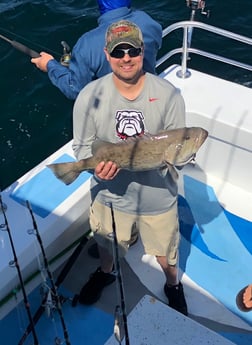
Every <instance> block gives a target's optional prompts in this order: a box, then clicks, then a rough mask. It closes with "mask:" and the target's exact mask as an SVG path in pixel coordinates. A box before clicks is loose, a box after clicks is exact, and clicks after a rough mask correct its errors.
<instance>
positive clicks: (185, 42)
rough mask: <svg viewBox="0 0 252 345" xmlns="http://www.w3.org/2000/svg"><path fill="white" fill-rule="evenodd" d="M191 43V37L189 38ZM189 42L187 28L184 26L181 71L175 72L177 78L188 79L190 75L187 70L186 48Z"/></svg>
mask: <svg viewBox="0 0 252 345" xmlns="http://www.w3.org/2000/svg"><path fill="white" fill-rule="evenodd" d="M190 41H191V37H190ZM190 44H191V42H190V43H189V42H188V26H187V25H185V26H184V34H183V52H182V62H181V70H180V71H178V72H177V76H178V77H179V78H183V79H185V78H188V77H190V75H191V73H190V72H189V71H188V69H187V59H188V46H189V45H190Z"/></svg>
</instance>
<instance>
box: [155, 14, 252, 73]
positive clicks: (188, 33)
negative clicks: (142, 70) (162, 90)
mask: <svg viewBox="0 0 252 345" xmlns="http://www.w3.org/2000/svg"><path fill="white" fill-rule="evenodd" d="M194 28H197V29H201V30H205V31H208V32H211V33H214V34H216V35H219V36H222V37H225V38H229V39H231V40H234V41H238V42H241V43H245V44H248V45H251V46H252V38H249V37H246V36H242V35H239V34H236V33H233V32H230V31H227V30H224V29H221V28H218V27H215V26H212V25H208V24H205V23H201V22H197V21H192V20H189V21H181V22H177V23H174V24H172V25H170V26H168V27H167V28H165V29H164V30H163V38H164V37H166V36H167V35H169V34H170V33H171V32H174V31H175V30H177V29H183V42H182V47H180V48H175V49H172V50H171V51H169V52H168V53H166V54H165V55H163V56H162V57H161V58H160V59H159V60H158V61H157V64H156V67H159V66H160V65H161V64H163V63H164V62H166V61H167V60H168V59H170V58H171V57H172V56H174V55H176V54H182V58H181V71H180V72H179V73H178V76H179V77H181V78H187V77H189V76H190V72H189V71H188V68H187V64H188V57H189V54H197V55H200V56H203V57H206V58H209V59H212V60H216V61H219V62H224V63H226V64H229V65H233V66H236V67H239V68H243V69H246V70H248V71H252V65H250V64H246V63H243V62H239V61H236V60H233V59H229V58H227V57H224V56H221V55H217V54H213V53H211V52H207V51H205V50H202V49H197V48H193V47H192V46H191V43H192V35H193V29H194Z"/></svg>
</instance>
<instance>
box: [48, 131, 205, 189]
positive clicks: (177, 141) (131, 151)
mask: <svg viewBox="0 0 252 345" xmlns="http://www.w3.org/2000/svg"><path fill="white" fill-rule="evenodd" d="M207 136H208V131H206V130H205V129H203V128H201V127H183V128H178V129H171V130H166V131H162V132H160V133H158V134H154V135H153V134H144V135H143V136H140V137H136V138H133V137H132V138H128V139H127V140H125V141H121V142H118V143H110V142H107V141H103V140H100V139H97V140H95V141H94V142H93V144H92V156H91V157H89V158H86V159H81V160H79V161H76V162H66V163H54V164H49V165H47V167H48V168H50V169H51V170H52V171H53V173H54V174H55V176H56V177H57V178H58V179H60V180H61V181H62V182H64V183H65V184H66V185H69V184H71V183H72V182H73V181H75V180H76V178H77V177H78V176H79V175H80V174H81V173H82V172H83V171H87V170H94V169H95V167H96V166H97V164H98V163H100V162H108V161H112V162H114V163H115V164H116V165H117V167H118V168H120V169H126V170H130V171H147V170H153V169H160V171H162V174H161V175H163V174H165V172H167V169H168V170H170V169H171V168H173V167H178V168H179V167H182V166H184V165H186V164H187V163H189V162H192V161H193V160H194V159H195V156H196V153H197V152H198V150H199V148H200V147H201V146H202V144H203V143H204V141H205V140H206V138H207Z"/></svg>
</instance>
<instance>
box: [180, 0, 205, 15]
mask: <svg viewBox="0 0 252 345" xmlns="http://www.w3.org/2000/svg"><path fill="white" fill-rule="evenodd" d="M186 4H187V7H190V8H191V10H192V12H195V11H196V10H200V13H201V14H203V15H206V16H207V17H209V15H210V11H209V10H205V6H206V2H205V1H203V0H186Z"/></svg>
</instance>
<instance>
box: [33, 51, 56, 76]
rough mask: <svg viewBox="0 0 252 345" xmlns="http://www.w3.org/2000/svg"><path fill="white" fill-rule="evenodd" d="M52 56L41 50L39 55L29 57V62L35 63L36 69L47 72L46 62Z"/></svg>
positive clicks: (51, 58)
mask: <svg viewBox="0 0 252 345" xmlns="http://www.w3.org/2000/svg"><path fill="white" fill-rule="evenodd" d="M53 59H54V57H53V56H52V55H50V54H48V53H45V52H41V53H40V57H38V58H33V59H31V62H32V63H34V65H36V67H37V68H38V69H40V70H41V71H43V72H47V64H48V62H49V61H50V60H53Z"/></svg>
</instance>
